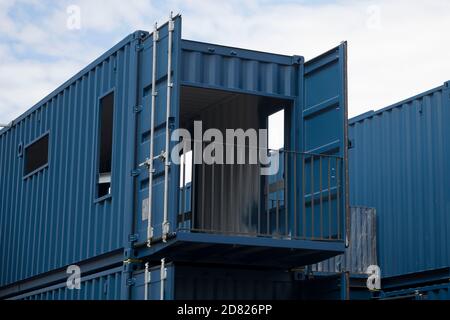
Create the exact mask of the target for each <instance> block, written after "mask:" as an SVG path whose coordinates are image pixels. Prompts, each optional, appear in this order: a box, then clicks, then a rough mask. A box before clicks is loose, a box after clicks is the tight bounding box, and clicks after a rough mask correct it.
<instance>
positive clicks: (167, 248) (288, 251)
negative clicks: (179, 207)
mask: <svg viewBox="0 0 450 320" xmlns="http://www.w3.org/2000/svg"><path fill="white" fill-rule="evenodd" d="M344 249H345V245H344V242H342V241H339V242H338V241H312V240H287V239H285V240H283V239H274V238H263V237H249V236H234V235H220V234H206V233H189V232H179V233H177V234H176V236H175V237H174V238H172V239H170V240H168V241H167V242H166V243H162V242H159V243H155V244H153V245H152V247H151V248H146V249H144V250H142V251H140V254H139V257H138V258H145V259H146V260H149V261H155V262H158V260H160V259H161V258H167V259H170V260H172V261H178V262H199V263H200V262H201V263H220V264H233V265H246V266H261V267H263V266H264V267H276V268H293V267H300V266H304V265H308V264H313V263H316V262H319V261H322V260H325V259H327V258H330V257H333V256H336V255H338V254H341V253H343V252H344Z"/></svg>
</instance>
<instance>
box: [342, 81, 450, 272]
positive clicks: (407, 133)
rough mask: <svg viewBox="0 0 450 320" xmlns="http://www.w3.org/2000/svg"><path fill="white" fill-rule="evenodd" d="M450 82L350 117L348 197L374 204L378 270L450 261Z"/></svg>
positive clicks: (432, 265) (425, 267)
mask: <svg viewBox="0 0 450 320" xmlns="http://www.w3.org/2000/svg"><path fill="white" fill-rule="evenodd" d="M448 119H450V88H449V82H447V83H445V84H444V85H443V86H440V87H438V88H435V89H432V90H429V91H427V92H424V93H422V94H420V95H418V96H415V97H412V98H409V99H407V100H404V101H401V102H399V103H397V104H395V105H393V106H390V107H387V108H384V109H381V110H379V111H376V112H373V111H371V112H368V113H365V114H364V115H361V116H359V117H356V118H354V119H352V120H350V127H349V129H350V132H349V133H350V140H351V143H352V148H351V149H350V152H349V153H350V160H349V163H350V192H351V198H350V202H351V204H352V205H364V206H370V207H374V208H376V210H377V238H378V244H377V247H378V257H379V264H380V267H381V273H382V277H389V276H396V275H401V274H405V273H412V272H419V271H423V270H430V269H436V268H440V267H447V266H450V245H449V244H450V220H449V219H450V218H449V217H450V166H449V165H448V164H449V163H450V143H449V140H448V137H449V136H450V131H449V126H448Z"/></svg>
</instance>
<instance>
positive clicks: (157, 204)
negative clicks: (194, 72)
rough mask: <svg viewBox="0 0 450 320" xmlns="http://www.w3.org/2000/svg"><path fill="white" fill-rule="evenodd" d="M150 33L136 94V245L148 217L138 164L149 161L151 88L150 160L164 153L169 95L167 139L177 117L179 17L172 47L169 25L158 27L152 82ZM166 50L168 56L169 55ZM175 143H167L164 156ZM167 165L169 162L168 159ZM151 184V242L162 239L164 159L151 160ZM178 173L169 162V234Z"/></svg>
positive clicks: (143, 171) (145, 178)
mask: <svg viewBox="0 0 450 320" xmlns="http://www.w3.org/2000/svg"><path fill="white" fill-rule="evenodd" d="M153 36H154V35H153V34H151V35H150V37H149V38H148V39H147V40H146V41H144V44H143V48H142V49H141V55H142V56H141V65H140V73H141V74H140V88H141V89H140V94H141V95H142V100H141V101H142V102H141V105H140V106H139V107H138V113H137V128H138V129H137V141H138V142H137V163H136V166H137V167H138V166H139V170H138V171H137V172H138V176H137V183H136V184H137V185H136V189H137V199H136V201H137V204H136V206H135V207H136V209H135V210H136V215H135V217H136V233H137V235H138V239H139V241H140V242H143V241H146V240H147V226H148V217H149V200H148V199H149V187H150V186H149V170H148V167H147V166H145V165H142V164H143V163H144V162H145V161H146V159H149V158H150V143H151V140H152V137H151V126H152V125H151V110H152V93H153V91H152V87H153V85H154V86H155V89H156V92H155V93H156V95H155V106H154V110H155V114H154V126H153V128H154V135H153V154H154V157H157V156H158V155H161V154H162V153H164V152H165V151H166V150H165V149H166V148H165V143H166V122H167V121H166V119H167V112H166V111H167V99H168V94H170V101H171V102H170V113H169V115H170V116H169V137H170V135H171V133H172V132H173V130H174V129H176V128H178V125H179V123H178V115H179V81H178V65H179V64H178V60H179V59H178V58H179V55H180V54H179V52H180V37H181V17H179V16H177V17H176V18H174V23H173V33H172V47H171V49H170V48H169V24H167V23H166V24H165V25H163V26H161V28H160V29H159V31H158V40H157V42H156V81H155V83H152V78H153V43H154V42H153ZM169 51H170V53H169ZM169 55H170V57H171V65H172V67H171V81H170V82H171V88H170V90H169V91H168V80H167V79H168V63H169ZM174 144H175V142H172V141H171V142H170V145H169V150H167V151H168V152H167V154H168V155H170V151H171V150H172V147H173V146H174ZM169 162H172V161H171V160H170V158H169ZM153 166H154V167H153V169H154V173H153V183H152V186H151V187H152V188H153V189H152V203H151V206H152V210H151V221H152V223H151V224H152V226H153V229H154V234H153V239H160V238H161V237H162V233H163V232H162V224H163V220H164V193H165V188H164V184H165V163H164V158H163V157H161V158H159V159H155V160H154V161H153ZM178 171H179V166H177V165H175V164H173V163H171V164H170V166H169V180H168V189H167V191H168V192H167V193H168V219H169V224H170V232H172V231H173V227H174V226H175V222H174V218H175V212H177V208H178V202H177V197H176V195H177V192H178V187H179V186H178V184H177V183H176V181H178V174H179V173H178Z"/></svg>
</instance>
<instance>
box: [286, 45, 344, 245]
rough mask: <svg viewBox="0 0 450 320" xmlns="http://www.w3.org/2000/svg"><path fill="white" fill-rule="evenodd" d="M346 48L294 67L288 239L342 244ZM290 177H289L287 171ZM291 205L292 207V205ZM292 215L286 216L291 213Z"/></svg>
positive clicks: (335, 49)
mask: <svg viewBox="0 0 450 320" xmlns="http://www.w3.org/2000/svg"><path fill="white" fill-rule="evenodd" d="M346 47H347V45H346V43H342V44H341V45H340V46H338V47H336V48H334V49H332V50H330V51H328V52H326V53H324V54H322V55H320V56H318V57H316V58H314V59H312V60H310V61H308V62H306V63H305V64H304V65H302V66H300V81H299V83H300V92H299V99H298V101H297V108H296V114H295V116H294V121H295V122H296V123H295V124H292V125H293V126H292V127H293V128H295V131H293V133H292V134H293V137H292V138H293V141H294V145H295V150H298V151H301V152H302V153H303V154H302V155H301V156H296V157H295V159H291V160H290V162H289V163H290V167H289V169H290V170H294V171H295V172H296V174H295V176H296V184H297V185H296V186H294V183H290V184H289V187H290V188H292V191H291V194H295V193H296V194H295V195H296V197H295V198H294V199H295V200H294V199H293V198H291V200H290V207H291V208H295V211H294V212H295V214H294V216H293V219H294V220H296V221H294V222H293V225H294V226H295V228H294V234H295V235H296V236H297V237H300V238H305V239H311V240H319V239H323V240H344V238H345V225H346V222H345V221H346V218H345V216H346V215H345V212H346V210H344V208H345V207H346V203H347V201H346V194H347V188H346V185H347V183H346V181H347V179H346V166H347V160H346V159H347V101H346V99H347V98H346V95H347V87H346V81H347V78H346V50H347V49H346ZM291 173H293V171H291ZM294 202H295V203H294ZM291 212H292V211H291Z"/></svg>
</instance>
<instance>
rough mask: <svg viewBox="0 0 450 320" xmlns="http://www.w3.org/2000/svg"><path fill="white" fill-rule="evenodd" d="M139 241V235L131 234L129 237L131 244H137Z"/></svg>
mask: <svg viewBox="0 0 450 320" xmlns="http://www.w3.org/2000/svg"><path fill="white" fill-rule="evenodd" d="M138 240H139V234H137V233H135V234H130V235H129V236H128V241H129V242H136V241H138Z"/></svg>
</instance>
